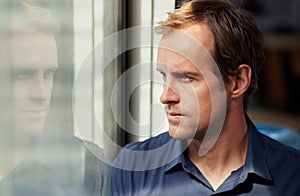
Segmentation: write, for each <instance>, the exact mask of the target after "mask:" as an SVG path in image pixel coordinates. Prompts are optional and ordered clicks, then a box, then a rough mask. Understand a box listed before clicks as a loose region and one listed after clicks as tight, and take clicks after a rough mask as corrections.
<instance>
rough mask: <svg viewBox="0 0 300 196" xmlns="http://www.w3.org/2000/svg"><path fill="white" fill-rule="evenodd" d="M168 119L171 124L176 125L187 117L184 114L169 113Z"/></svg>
mask: <svg viewBox="0 0 300 196" xmlns="http://www.w3.org/2000/svg"><path fill="white" fill-rule="evenodd" d="M167 117H168V120H169V122H173V123H176V122H180V120H181V119H182V118H183V117H185V115H184V114H182V113H179V112H168V111H167Z"/></svg>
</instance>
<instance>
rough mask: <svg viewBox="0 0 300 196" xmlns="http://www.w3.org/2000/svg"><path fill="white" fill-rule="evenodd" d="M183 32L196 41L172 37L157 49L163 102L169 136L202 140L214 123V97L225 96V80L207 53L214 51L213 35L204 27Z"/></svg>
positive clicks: (164, 40) (169, 36) (199, 26)
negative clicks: (215, 68) (162, 87)
mask: <svg viewBox="0 0 300 196" xmlns="http://www.w3.org/2000/svg"><path fill="white" fill-rule="evenodd" d="M180 32H181V33H184V34H185V35H187V36H191V37H192V38H193V39H194V40H192V39H187V40H185V38H184V36H183V37H182V36H177V35H174V33H173V34H171V35H167V36H165V37H164V38H163V39H162V41H161V43H160V47H159V49H158V65H157V70H158V71H159V72H161V74H162V77H163V80H164V89H163V93H162V94H161V97H160V101H161V102H162V103H163V104H164V105H165V110H166V114H167V118H168V121H169V134H170V136H172V137H173V138H176V139H183V140H185V139H192V138H194V137H199V138H202V139H203V136H204V134H205V132H206V130H207V128H208V126H209V123H210V121H211V120H212V119H214V116H211V114H212V110H211V107H212V97H211V95H212V93H213V94H214V95H218V94H220V95H221V94H222V93H223V92H224V91H223V90H224V89H222V88H221V87H222V85H221V84H223V83H222V78H219V77H217V75H216V74H215V72H214V71H213V70H214V68H213V66H212V65H211V64H210V61H209V60H208V59H209V57H210V55H209V52H208V51H211V50H212V48H213V35H212V32H211V31H210V29H209V28H208V27H207V26H206V25H204V24H203V25H195V26H191V27H188V28H185V29H182V30H180ZM197 42H199V43H200V45H201V47H194V46H195V45H197V44H198V45H199V43H197ZM169 43H171V44H169ZM174 43H176V44H174ZM195 48H197V49H196V50H195ZM172 50H173V51H172ZM191 59H193V60H191ZM191 61H193V62H191ZM195 62H197V63H196V64H195ZM208 83H209V84H208ZM212 90H213V91H214V92H211V91H212ZM220 97H222V96H220ZM214 106H215V102H214ZM195 135H196V136H195Z"/></svg>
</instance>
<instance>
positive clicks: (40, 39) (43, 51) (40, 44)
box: [11, 30, 58, 136]
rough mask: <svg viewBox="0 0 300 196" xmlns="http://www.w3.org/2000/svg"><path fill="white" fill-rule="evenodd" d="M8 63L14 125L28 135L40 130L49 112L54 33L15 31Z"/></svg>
mask: <svg viewBox="0 0 300 196" xmlns="http://www.w3.org/2000/svg"><path fill="white" fill-rule="evenodd" d="M11 65H12V69H11V81H12V104H13V116H14V128H15V130H17V131H22V134H25V135H30V136H31V135H34V134H36V133H38V132H40V131H41V130H42V129H43V127H44V123H45V119H46V116H47V113H48V108H49V104H50V99H51V93H52V88H53V74H54V72H55V70H56V69H57V67H58V62H57V48H56V42H55V39H54V36H53V35H50V34H43V33H40V32H37V31H34V30H33V31H24V32H18V33H14V34H13V37H12V61H11Z"/></svg>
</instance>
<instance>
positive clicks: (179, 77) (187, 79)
mask: <svg viewBox="0 0 300 196" xmlns="http://www.w3.org/2000/svg"><path fill="white" fill-rule="evenodd" d="M177 78H178V79H180V80H183V81H191V80H192V78H191V77H189V76H187V75H184V74H178V75H177Z"/></svg>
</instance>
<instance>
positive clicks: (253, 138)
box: [164, 115, 272, 180]
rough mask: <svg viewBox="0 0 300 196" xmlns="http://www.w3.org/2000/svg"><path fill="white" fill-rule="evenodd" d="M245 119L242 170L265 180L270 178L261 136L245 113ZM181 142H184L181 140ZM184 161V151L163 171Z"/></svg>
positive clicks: (181, 164)
mask: <svg viewBox="0 0 300 196" xmlns="http://www.w3.org/2000/svg"><path fill="white" fill-rule="evenodd" d="M246 120H247V124H248V150H247V154H246V162H245V165H244V170H243V172H247V173H254V174H256V175H258V176H260V177H262V178H265V179H267V180H272V177H271V175H270V172H269V169H268V164H267V160H266V156H265V154H264V152H265V150H264V142H263V139H262V136H261V134H260V133H259V132H258V130H257V129H256V127H255V126H254V124H253V123H252V121H251V120H250V118H249V117H248V116H247V115H246ZM181 143H184V142H182V141H181ZM178 144H179V142H178ZM181 146H182V145H181ZM185 163H186V160H185V158H184V153H181V154H180V155H179V156H177V157H176V158H175V159H174V160H173V161H171V162H170V163H168V164H167V165H166V166H165V168H164V171H165V172H168V171H170V170H172V169H173V168H175V167H176V166H178V165H180V166H181V167H182V166H183V164H185Z"/></svg>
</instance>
